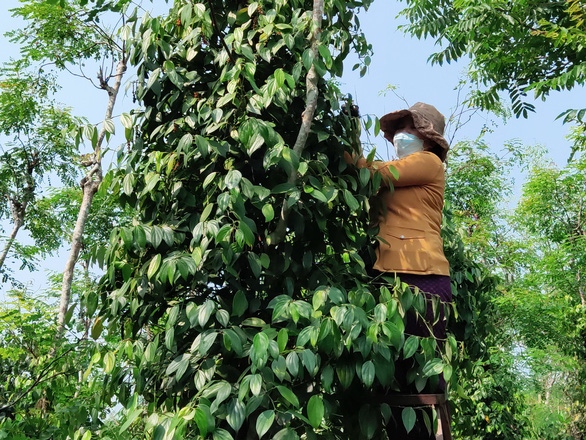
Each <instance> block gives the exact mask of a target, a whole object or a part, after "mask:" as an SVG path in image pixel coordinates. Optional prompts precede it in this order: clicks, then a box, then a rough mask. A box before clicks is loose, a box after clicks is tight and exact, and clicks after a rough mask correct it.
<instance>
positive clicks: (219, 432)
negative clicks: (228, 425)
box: [212, 428, 234, 440]
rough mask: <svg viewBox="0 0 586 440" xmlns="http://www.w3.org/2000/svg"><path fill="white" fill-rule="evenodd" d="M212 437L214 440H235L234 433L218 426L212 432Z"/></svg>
mask: <svg viewBox="0 0 586 440" xmlns="http://www.w3.org/2000/svg"><path fill="white" fill-rule="evenodd" d="M212 437H213V439H214V440H234V437H232V434H230V433H229V432H228V431H226V430H225V429H222V428H216V430H215V431H214V432H213V434H212Z"/></svg>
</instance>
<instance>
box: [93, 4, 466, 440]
mask: <svg viewBox="0 0 586 440" xmlns="http://www.w3.org/2000/svg"><path fill="white" fill-rule="evenodd" d="M369 3H370V2H369V1H352V2H340V1H334V2H332V3H328V4H327V5H326V6H325V10H324V9H322V8H324V5H323V3H322V2H320V1H315V2H308V1H301V0H294V1H290V2H287V1H284V0H274V1H273V0H270V1H263V2H258V3H257V2H253V3H251V4H250V5H248V6H246V5H242V3H241V2H238V1H225V2H221V1H217V0H210V1H209V2H206V3H198V4H191V3H183V2H177V3H176V4H175V5H174V7H173V9H172V10H171V12H170V14H169V16H168V17H165V18H148V19H145V20H143V22H142V24H141V25H140V28H139V29H138V37H137V39H136V41H135V47H134V49H133V52H132V53H133V56H132V58H131V60H132V62H133V63H135V64H136V65H137V66H138V78H139V85H138V87H137V97H138V99H139V100H140V101H141V103H142V106H143V107H142V109H141V110H140V111H136V112H135V118H136V120H135V125H134V130H135V138H134V142H133V145H132V149H131V150H130V151H129V152H127V153H126V154H125V155H124V157H123V159H124V160H123V162H122V165H121V168H120V170H118V171H117V172H116V173H115V175H114V176H113V177H112V184H111V188H112V190H113V191H114V192H115V194H116V195H118V196H119V197H120V199H121V201H122V202H123V203H125V204H126V205H128V206H130V207H131V208H132V209H134V210H135V212H136V218H135V221H134V223H133V225H132V226H129V227H124V228H119V229H117V230H116V231H115V233H114V234H113V235H112V238H111V241H110V246H109V248H108V250H107V252H106V255H105V261H106V272H107V273H106V275H105V276H104V278H103V281H102V283H103V284H102V286H103V287H102V302H101V305H102V306H101V310H100V314H99V316H98V317H97V318H96V323H100V325H101V323H105V325H106V326H107V327H108V328H109V329H110V331H113V332H118V331H121V332H122V335H123V337H124V338H128V339H129V340H131V341H133V345H132V353H129V354H128V358H127V360H126V361H125V362H128V363H129V364H128V367H127V368H126V369H125V371H126V372H127V374H128V375H132V380H133V384H134V385H133V386H134V387H135V389H136V392H137V394H139V395H141V396H142V398H144V399H145V400H146V402H147V403H148V412H149V413H151V414H152V415H151V419H149V420H152V423H150V424H149V425H148V426H147V430H148V431H149V432H150V433H151V434H152V435H153V436H163V435H164V434H165V433H166V435H167V436H172V435H176V436H182V437H183V438H195V437H197V436H204V437H205V436H209V435H212V436H213V437H214V438H223V439H229V438H245V437H247V436H250V437H257V436H263V435H266V436H271V437H274V438H281V439H283V438H291V439H293V438H298V437H299V436H308V437H310V438H314V437H315V436H316V435H320V436H327V437H330V438H348V437H352V438H373V437H375V436H376V437H381V436H385V435H386V433H385V431H386V429H388V430H389V435H391V434H392V432H393V429H394V428H392V423H393V422H392V421H391V420H390V414H391V409H390V405H392V404H393V403H392V397H390V396H389V397H385V394H386V392H387V391H388V390H391V389H396V388H397V387H398V382H397V380H398V379H397V378H395V377H394V374H393V370H394V365H395V362H397V361H398V360H399V359H403V358H404V359H405V361H404V362H405V363H406V364H407V367H406V368H407V369H408V370H409V372H408V374H407V377H406V378H405V380H406V381H407V382H408V383H410V384H411V385H412V387H414V388H417V389H418V390H423V389H424V388H426V387H428V388H429V389H433V388H434V385H435V384H437V382H438V375H439V374H440V373H441V372H442V371H443V372H444V375H445V377H446V378H447V379H449V378H450V376H451V371H452V370H451V367H450V363H451V359H452V358H451V356H452V355H455V353H456V352H457V350H456V341H455V339H453V338H450V340H449V342H445V343H439V344H438V342H437V341H436V340H435V339H433V338H418V337H415V336H410V335H406V334H405V333H404V319H405V316H406V314H407V313H417V312H419V313H421V312H424V311H425V308H426V303H425V299H424V297H423V296H422V295H421V294H413V293H412V292H411V291H410V290H409V289H405V286H402V285H401V284H400V283H397V284H395V281H394V280H392V279H386V280H382V279H378V280H374V281H373V280H372V279H371V278H370V277H369V276H368V275H367V273H366V270H365V268H366V264H367V263H365V259H369V260H371V259H372V255H371V250H372V246H373V241H374V236H375V235H376V229H374V228H370V227H369V226H368V219H369V216H368V207H369V199H370V198H371V197H372V196H373V195H374V194H375V192H376V191H377V189H378V187H379V186H380V179H381V176H380V174H375V175H374V177H373V178H372V179H371V176H370V173H369V172H368V171H367V170H363V171H361V172H358V170H356V169H354V168H347V166H346V164H345V162H344V160H343V152H344V149H347V150H349V151H352V149H353V148H356V147H357V146H356V132H355V129H356V122H355V121H354V120H352V119H351V118H349V117H348V116H347V115H344V114H343V113H341V112H340V111H339V103H340V101H341V100H344V97H343V95H342V94H341V93H340V91H339V90H338V88H337V87H336V84H335V82H334V81H330V80H325V79H324V77H327V76H328V75H331V76H332V77H335V76H339V75H340V74H341V72H342V67H343V64H342V62H343V60H344V58H345V57H346V56H347V55H348V54H349V53H350V52H351V51H355V52H356V53H358V55H360V56H363V57H364V56H366V55H367V54H368V53H369V46H368V45H367V43H366V42H365V41H364V38H363V36H362V35H361V33H360V30H359V21H358V19H357V18H356V15H355V14H356V12H357V11H358V10H359V9H360V8H362V7H364V8H367V7H368V5H369ZM322 10H323V14H322V12H321V11H322ZM322 19H323V23H321V24H320V21H321V20H322ZM313 109H315V113H313V112H314V110H313ZM312 114H313V117H312ZM109 178H110V177H109V176H108V179H109ZM368 264H371V263H370V262H369V263H368ZM436 305H437V304H436ZM448 347H449V348H448ZM399 376H400V375H399V374H397V377H399ZM119 377H120V378H121V379H120V380H122V377H121V375H119ZM109 385H110V386H112V387H117V386H118V383H116V382H115V381H112V382H111V383H110V384H109ZM373 396H374V397H373ZM139 414H141V412H140V410H139V409H137V407H136V406H133V405H130V406H129V407H128V417H129V419H128V420H129V421H130V422H132V420H135V419H136V418H137V417H138V415H139ZM399 414H400V416H399V417H400V418H401V412H399ZM416 414H419V417H423V418H425V417H426V416H424V415H423V414H424V413H423V412H421V411H420V409H417V411H414V410H413V409H410V408H408V409H404V410H403V411H402V420H403V422H404V425H405V426H406V427H407V429H408V430H410V429H412V428H413V424H414V423H415V417H416ZM427 422H428V428H429V429H432V427H431V423H432V421H431V420H427ZM388 423H389V425H388V428H386V426H387V424H388ZM399 423H401V420H399ZM401 424H402V423H401ZM424 426H425V425H424ZM419 429H421V426H419ZM422 429H424V430H425V429H426V428H425V427H423V428H422Z"/></svg>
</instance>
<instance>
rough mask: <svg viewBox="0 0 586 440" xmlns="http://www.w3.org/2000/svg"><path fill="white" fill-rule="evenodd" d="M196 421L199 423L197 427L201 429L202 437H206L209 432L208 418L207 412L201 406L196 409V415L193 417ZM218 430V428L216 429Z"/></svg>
mask: <svg viewBox="0 0 586 440" xmlns="http://www.w3.org/2000/svg"><path fill="white" fill-rule="evenodd" d="M193 419H194V420H195V423H196V424H197V429H199V434H200V435H201V436H202V437H205V436H206V434H207V433H208V418H207V415H206V413H205V412H204V411H203V410H202V409H201V408H196V409H195V415H194V417H193ZM216 431H217V430H216Z"/></svg>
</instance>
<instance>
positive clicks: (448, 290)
mask: <svg viewBox="0 0 586 440" xmlns="http://www.w3.org/2000/svg"><path fill="white" fill-rule="evenodd" d="M397 276H398V277H399V278H400V279H401V281H403V282H404V283H406V284H408V285H409V286H411V287H418V288H419V290H420V291H421V292H424V294H425V296H426V297H427V298H429V299H431V297H432V295H435V296H438V297H439V299H440V301H441V302H444V303H446V302H452V284H451V282H450V277H449V276H446V275H414V274H410V273H398V274H397ZM425 320H426V321H427V322H430V323H431V322H433V307H432V304H431V302H430V301H428V303H427V313H426V316H425ZM405 333H407V334H410V335H416V336H423V337H427V336H430V335H429V330H428V329H427V327H426V326H425V325H424V324H423V323H422V322H418V321H416V320H415V317H414V316H413V315H411V314H409V315H408V317H407V325H406V326H405ZM433 335H434V336H435V337H436V338H438V339H445V338H446V320H445V313H444V307H443V306H442V305H440V319H439V321H438V322H437V323H436V324H435V325H434V326H433Z"/></svg>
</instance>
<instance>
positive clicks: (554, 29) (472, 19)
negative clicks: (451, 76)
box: [402, 0, 586, 117]
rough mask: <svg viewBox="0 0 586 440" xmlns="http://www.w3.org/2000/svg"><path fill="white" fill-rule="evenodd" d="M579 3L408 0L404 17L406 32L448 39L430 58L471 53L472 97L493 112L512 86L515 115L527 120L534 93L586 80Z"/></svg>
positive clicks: (572, 0)
mask: <svg viewBox="0 0 586 440" xmlns="http://www.w3.org/2000/svg"><path fill="white" fill-rule="evenodd" d="M580 3H581V2H580V1H578V0H565V1H559V2H547V3H543V2H540V1H535V0H515V1H512V2H500V1H496V2H492V1H481V2H478V1H463V2H452V1H446V0H434V1H431V2H428V1H420V0H408V1H407V4H408V7H407V8H406V9H405V10H404V11H403V12H402V14H403V15H405V16H406V17H407V18H408V19H409V21H410V24H409V25H407V26H406V27H405V28H404V29H405V30H406V32H408V33H410V34H412V35H415V36H417V37H418V38H427V37H431V38H434V39H436V40H437V41H438V42H440V43H441V44H442V46H443V47H442V50H441V51H439V52H437V53H435V54H433V55H432V56H431V57H430V59H431V61H432V62H434V63H440V64H442V63H443V62H450V61H453V60H457V59H460V58H462V57H463V56H465V55H469V56H470V57H471V65H470V72H469V75H470V79H471V80H472V81H473V82H475V83H476V84H477V87H478V92H477V93H476V94H475V95H474V96H473V97H472V102H474V103H475V104H478V105H480V106H481V107H483V108H486V109H493V108H495V106H496V105H498V104H497V102H498V101H499V94H498V93H499V92H500V91H507V92H508V93H509V97H510V99H511V101H512V109H513V111H514V113H515V114H516V115H517V116H519V115H521V114H522V115H524V116H525V117H526V116H527V114H528V112H529V111H533V105H532V104H530V103H529V102H527V101H526V100H525V98H524V97H525V96H526V94H527V93H528V92H529V91H534V92H535V94H536V97H542V98H545V97H547V95H548V94H549V93H550V92H551V91H554V90H564V89H565V90H571V89H572V88H573V87H574V86H577V85H583V84H584V80H585V78H586V77H585V75H584V68H585V62H586V52H585V51H584V48H583V47H582V42H583V40H584V30H583V26H582V24H583V22H584V11H583V8H582V7H581V6H580ZM480 24H481V25H480ZM585 112H586V109H585V111H583V112H581V113H580V115H581V116H580V117H582V116H583V114H584V113H585Z"/></svg>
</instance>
